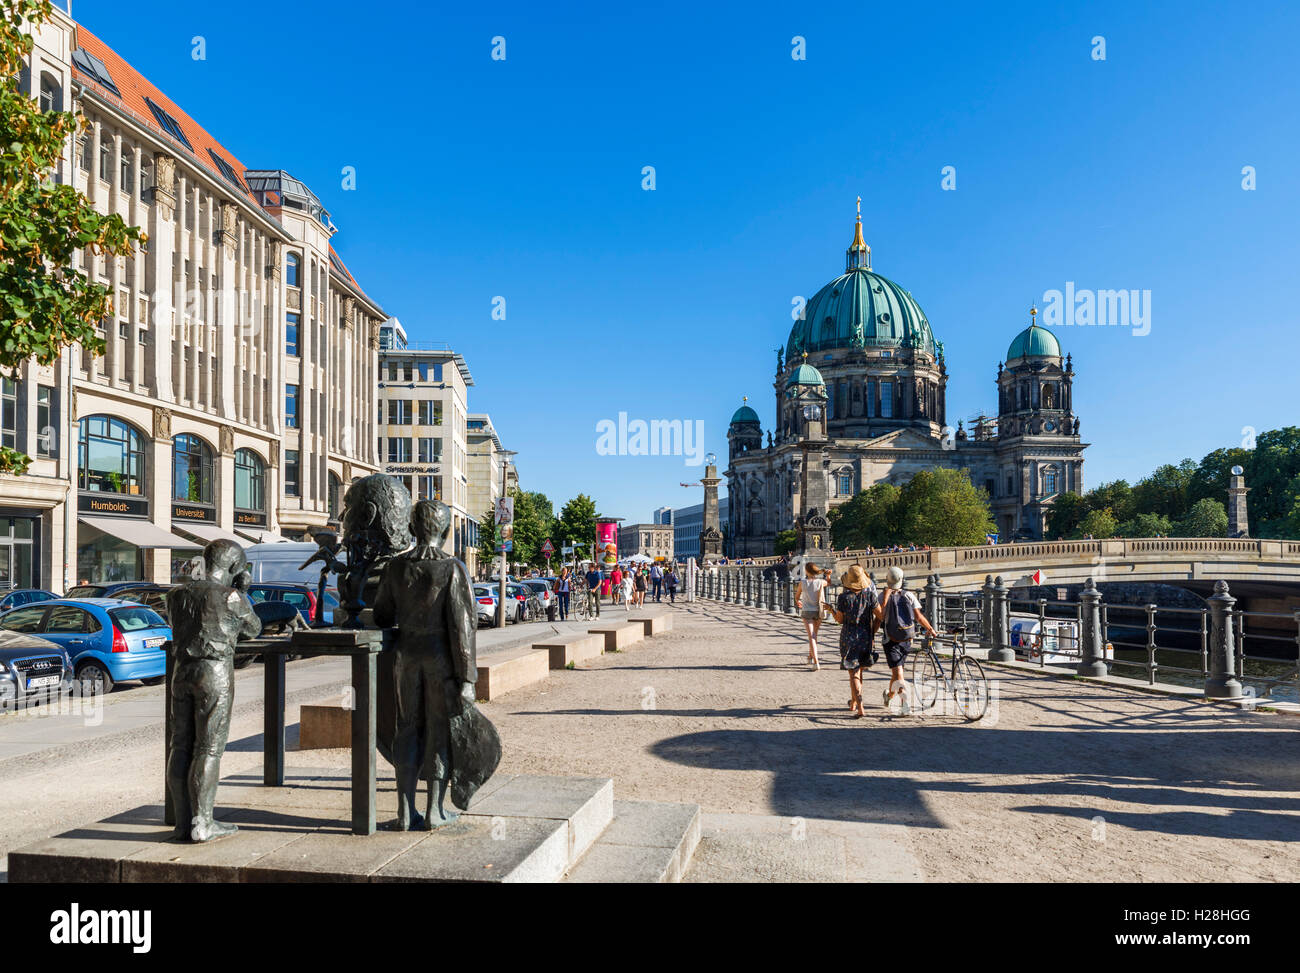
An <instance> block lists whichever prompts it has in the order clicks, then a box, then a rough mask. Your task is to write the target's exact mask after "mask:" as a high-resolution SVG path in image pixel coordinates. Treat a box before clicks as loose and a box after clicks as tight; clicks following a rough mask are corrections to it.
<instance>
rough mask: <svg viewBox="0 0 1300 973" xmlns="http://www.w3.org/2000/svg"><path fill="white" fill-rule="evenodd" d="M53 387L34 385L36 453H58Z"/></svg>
mask: <svg viewBox="0 0 1300 973" xmlns="http://www.w3.org/2000/svg"><path fill="white" fill-rule="evenodd" d="M54 395H55V392H54V388H53V387H52V386H49V385H38V386H36V455H37V456H44V457H50V456H57V455H58V453H59V423H58V415H57V403H56V402H55V398H54Z"/></svg>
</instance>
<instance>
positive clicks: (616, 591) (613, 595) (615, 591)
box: [609, 564, 627, 608]
mask: <svg viewBox="0 0 1300 973" xmlns="http://www.w3.org/2000/svg"><path fill="white" fill-rule="evenodd" d="M626 575H627V572H626V571H624V570H623V569H622V567H620V566H619V565H617V564H616V565H614V570H613V571H611V572H610V575H609V604H610V607H611V608H612V607H613V606H614V605H616V604H617V603H618V602H619V600H620V599H621V598H622V597H623V578H624V577H625V576H626Z"/></svg>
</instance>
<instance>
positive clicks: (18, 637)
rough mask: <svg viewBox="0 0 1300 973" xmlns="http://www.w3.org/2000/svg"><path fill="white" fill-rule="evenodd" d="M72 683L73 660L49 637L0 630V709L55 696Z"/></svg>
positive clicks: (21, 706)
mask: <svg viewBox="0 0 1300 973" xmlns="http://www.w3.org/2000/svg"><path fill="white" fill-rule="evenodd" d="M71 685H72V659H71V658H70V657H69V656H68V653H67V651H66V650H65V649H64V648H63V647H62V646H59V645H55V644H54V643H53V642H51V641H49V640H48V639H43V638H41V637H40V636H37V635H30V634H28V633H26V632H10V631H6V630H4V629H0V712H4V711H9V710H14V709H22V708H24V707H26V706H29V705H31V704H32V703H35V702H42V701H47V700H51V699H57V698H58V697H59V696H60V695H61V694H62V693H64V692H65V691H66V690H67V689H68V688H69V687H70V686H71Z"/></svg>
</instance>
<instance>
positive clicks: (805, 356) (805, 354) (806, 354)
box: [803, 351, 808, 361]
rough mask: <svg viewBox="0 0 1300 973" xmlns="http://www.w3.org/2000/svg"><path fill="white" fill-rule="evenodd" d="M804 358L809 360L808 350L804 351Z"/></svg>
mask: <svg viewBox="0 0 1300 973" xmlns="http://www.w3.org/2000/svg"><path fill="white" fill-rule="evenodd" d="M803 360H804V361H807V360H808V352H806V351H805V352H804V353H803Z"/></svg>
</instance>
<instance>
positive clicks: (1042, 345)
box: [1007, 307, 1061, 362]
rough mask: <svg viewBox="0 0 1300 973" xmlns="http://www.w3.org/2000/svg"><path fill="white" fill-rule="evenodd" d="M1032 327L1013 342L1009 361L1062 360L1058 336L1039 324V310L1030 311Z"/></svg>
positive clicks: (1008, 349)
mask: <svg viewBox="0 0 1300 973" xmlns="http://www.w3.org/2000/svg"><path fill="white" fill-rule="evenodd" d="M1029 316H1030V325H1029V327H1027V328H1025V330H1024V331H1022V332H1020V334H1018V335H1016V336H1015V338H1013V339H1012V340H1011V345H1010V346H1009V347H1008V348H1007V361H1008V362H1010V361H1014V360H1015V359H1017V358H1060V357H1061V343H1060V342H1059V341H1058V340H1057V339H1056V335H1054V334H1052V332H1050V331H1048V330H1047V329H1046V328H1044V327H1043V326H1042V325H1040V324H1039V323H1038V308H1036V307H1035V308H1031V309H1030V311H1029Z"/></svg>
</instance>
